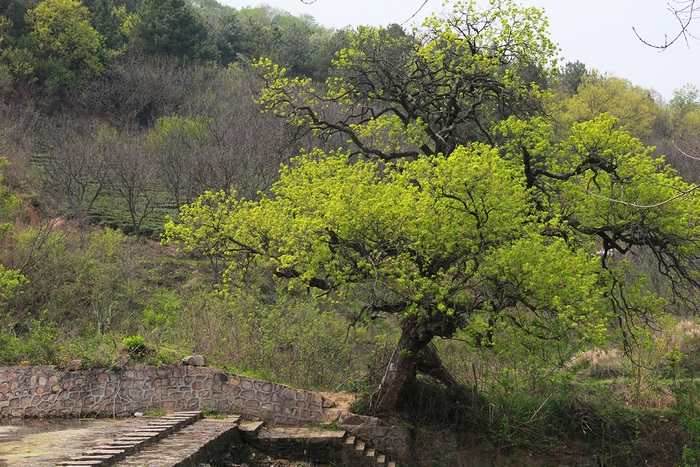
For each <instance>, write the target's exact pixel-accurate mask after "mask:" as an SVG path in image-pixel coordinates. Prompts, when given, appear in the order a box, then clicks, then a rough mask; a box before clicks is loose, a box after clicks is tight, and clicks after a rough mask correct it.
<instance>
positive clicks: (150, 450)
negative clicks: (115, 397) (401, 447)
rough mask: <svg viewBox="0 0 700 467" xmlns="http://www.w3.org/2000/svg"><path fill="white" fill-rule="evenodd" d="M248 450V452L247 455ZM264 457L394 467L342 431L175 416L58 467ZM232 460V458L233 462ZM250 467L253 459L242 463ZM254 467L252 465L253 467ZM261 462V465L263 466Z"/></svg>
mask: <svg viewBox="0 0 700 467" xmlns="http://www.w3.org/2000/svg"><path fill="white" fill-rule="evenodd" d="M247 447H250V449H247ZM249 450H250V451H251V452H252V451H256V452H258V453H264V455H265V456H266V457H272V458H275V459H289V460H298V461H311V462H315V463H319V464H333V465H340V466H345V465H347V466H353V467H356V466H357V467H364V466H368V467H369V466H371V467H375V466H377V467H395V466H396V463H395V462H392V461H391V460H389V459H387V457H386V456H385V455H384V454H382V453H379V452H377V451H375V450H374V449H373V448H372V447H370V446H369V444H368V443H367V442H365V441H362V440H360V439H358V438H356V437H355V436H352V435H350V434H348V433H347V432H346V431H343V430H329V429H323V428H298V427H280V426H270V427H268V426H265V423H264V422H261V421H248V420H242V419H241V418H240V417H238V416H228V417H207V418H204V417H203V413H202V412H200V411H196V412H179V413H173V414H169V415H165V416H163V417H159V418H156V419H151V420H149V421H144V423H143V424H142V425H139V426H137V427H135V428H134V427H132V428H131V429H130V430H127V431H124V432H117V433H116V434H115V437H114V438H113V439H112V440H111V441H108V442H105V443H102V444H100V445H98V446H95V447H94V448H92V449H90V450H87V451H84V452H83V453H82V455H80V456H73V457H71V458H70V459H69V460H66V461H63V462H60V463H58V464H57V465H60V466H65V467H79V466H82V467H85V466H95V467H96V466H112V465H113V466H118V467H127V466H153V467H155V466H164V467H165V466H167V467H176V466H177V467H179V466H192V465H197V464H199V463H207V462H209V461H210V460H212V459H215V458H218V457H220V456H223V455H227V456H228V460H229V461H233V462H234V463H235V462H243V458H244V457H246V456H248V457H250V452H248V453H247V454H246V452H245V451H249ZM232 454H234V455H233V456H232ZM246 463H247V464H248V465H251V459H249V458H248V459H246ZM256 464H257V463H256V462H255V460H253V462H252V465H256ZM264 464H265V462H260V465H264Z"/></svg>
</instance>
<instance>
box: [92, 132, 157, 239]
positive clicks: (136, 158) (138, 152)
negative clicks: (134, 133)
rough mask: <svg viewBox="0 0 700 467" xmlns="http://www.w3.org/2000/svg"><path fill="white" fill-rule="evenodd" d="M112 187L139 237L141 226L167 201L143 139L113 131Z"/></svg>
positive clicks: (109, 155)
mask: <svg viewBox="0 0 700 467" xmlns="http://www.w3.org/2000/svg"><path fill="white" fill-rule="evenodd" d="M104 144H105V147H106V148H107V150H106V155H107V164H108V166H109V186H110V188H111V189H112V190H114V192H116V193H117V194H118V195H119V196H120V197H121V198H122V199H123V200H124V202H125V203H126V205H127V208H128V211H129V216H130V219H131V225H132V228H133V230H134V233H135V234H136V237H137V238H140V237H141V227H142V225H143V222H144V221H145V220H146V218H147V217H148V216H149V215H151V214H152V213H153V212H154V211H155V209H156V208H157V207H158V206H159V205H160V203H161V201H162V200H163V194H164V191H163V189H162V188H161V187H160V186H158V184H157V183H156V182H155V180H156V177H155V166H154V165H153V163H152V162H151V160H150V158H148V157H146V148H145V147H144V144H143V140H142V139H137V138H131V137H128V136H123V135H118V134H116V132H115V133H113V134H112V135H110V137H109V138H106V140H105V142H104Z"/></svg>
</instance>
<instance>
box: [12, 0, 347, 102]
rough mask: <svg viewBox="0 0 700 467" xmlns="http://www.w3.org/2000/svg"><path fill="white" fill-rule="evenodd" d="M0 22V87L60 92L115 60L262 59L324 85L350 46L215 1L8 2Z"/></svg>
mask: <svg viewBox="0 0 700 467" xmlns="http://www.w3.org/2000/svg"><path fill="white" fill-rule="evenodd" d="M0 15H2V17H1V18H2V19H1V21H0V34H1V35H0V37H2V43H1V44H0V45H1V47H2V50H3V54H2V72H3V76H4V79H3V87H5V86H7V85H9V83H8V81H10V80H11V81H15V82H16V81H24V82H31V83H35V84H39V85H43V86H46V87H48V88H50V89H52V90H53V91H61V92H65V91H66V89H68V88H76V87H81V86H83V85H85V84H86V83H87V82H88V81H90V80H91V79H94V78H95V77H97V76H101V75H103V74H104V73H105V68H106V67H107V66H108V63H109V62H110V60H111V59H112V58H113V57H114V56H115V55H121V54H138V55H143V56H154V55H169V56H174V57H178V58H180V59H182V60H185V61H189V62H193V61H207V62H214V63H217V64H218V65H219V66H223V67H226V66H228V65H229V64H231V63H236V62H243V63H250V62H251V61H253V60H257V59H258V58H260V57H261V56H264V57H269V58H271V59H272V60H274V61H275V62H276V63H279V64H280V65H281V66H284V67H286V68H287V69H288V70H290V71H291V72H292V73H294V74H296V75H304V76H308V77H311V78H314V79H316V80H320V81H323V80H325V78H326V76H327V74H328V69H329V68H330V66H331V61H332V59H333V57H334V54H335V52H337V51H338V50H340V49H341V48H343V47H345V46H346V45H347V44H348V38H347V31H334V30H331V29H327V28H324V27H322V26H320V25H318V24H317V23H316V22H315V20H314V19H313V18H312V17H310V16H302V17H295V16H293V15H291V14H289V13H287V12H284V11H280V10H275V9H273V8H270V7H266V6H261V7H257V8H243V9H241V10H236V9H234V8H230V7H226V6H222V5H220V4H218V3H217V2H216V1H206V2H194V3H188V2H185V0H146V1H135V0H86V1H84V2H78V1H75V0H50V1H46V2H41V1H39V0H9V1H5V2H3V4H2V5H0ZM15 84H17V83H15Z"/></svg>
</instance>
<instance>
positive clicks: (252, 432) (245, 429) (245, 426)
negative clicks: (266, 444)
mask: <svg viewBox="0 0 700 467" xmlns="http://www.w3.org/2000/svg"><path fill="white" fill-rule="evenodd" d="M263 426H265V422H262V421H251V420H244V421H241V422H239V423H238V429H239V430H240V432H241V435H242V436H243V438H244V439H247V438H249V437H252V436H257V434H258V432H259V431H260V430H261V429H262V427H263Z"/></svg>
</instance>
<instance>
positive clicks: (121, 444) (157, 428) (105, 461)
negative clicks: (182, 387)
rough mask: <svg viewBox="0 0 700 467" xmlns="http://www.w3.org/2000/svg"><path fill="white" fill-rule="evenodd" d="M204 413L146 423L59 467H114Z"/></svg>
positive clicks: (174, 415)
mask: <svg viewBox="0 0 700 467" xmlns="http://www.w3.org/2000/svg"><path fill="white" fill-rule="evenodd" d="M202 417H203V413H202V412H201V411H197V412H181V413H178V414H171V415H166V416H163V417H160V418H158V419H154V420H151V421H149V422H147V424H146V425H145V426H139V427H136V428H135V429H134V430H133V431H131V432H127V433H120V434H119V436H118V437H116V438H115V439H113V440H112V441H110V442H108V443H105V445H102V446H96V447H94V448H92V449H90V450H89V451H85V452H83V453H82V455H81V456H76V457H72V458H71V459H70V460H69V461H66V462H63V463H60V464H58V465H61V466H64V467H68V466H76V467H77V466H80V465H83V466H85V465H95V466H98V465H100V466H101V465H105V466H106V465H113V464H114V463H115V462H118V461H120V460H122V459H124V458H126V457H127V456H129V455H132V454H133V453H135V452H137V451H138V450H140V449H143V448H144V447H146V446H148V445H149V444H152V443H155V442H156V441H158V440H160V439H163V438H165V437H167V436H168V435H170V434H172V433H175V432H177V431H178V430H181V429H182V428H183V427H185V426H188V425H191V424H192V423H194V422H195V421H197V420H199V419H201V418H202Z"/></svg>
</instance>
